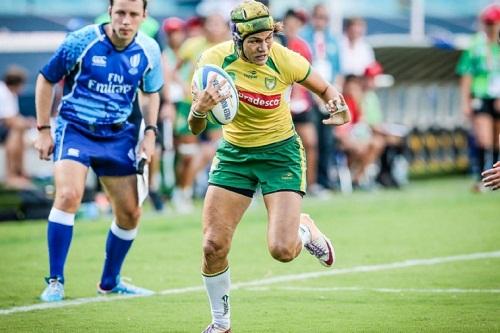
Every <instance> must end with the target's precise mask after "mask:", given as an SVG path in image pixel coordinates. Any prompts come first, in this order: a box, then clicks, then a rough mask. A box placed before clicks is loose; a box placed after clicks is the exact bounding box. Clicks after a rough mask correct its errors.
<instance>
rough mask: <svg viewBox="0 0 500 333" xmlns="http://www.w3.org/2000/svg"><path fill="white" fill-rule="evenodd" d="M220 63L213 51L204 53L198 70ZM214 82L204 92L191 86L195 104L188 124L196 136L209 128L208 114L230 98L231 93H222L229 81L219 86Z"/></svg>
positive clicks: (197, 66) (222, 82) (197, 65)
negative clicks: (207, 65)
mask: <svg viewBox="0 0 500 333" xmlns="http://www.w3.org/2000/svg"><path fill="white" fill-rule="evenodd" d="M220 62H221V61H220V59H219V57H218V55H217V54H216V53H214V52H213V51H212V52H210V51H208V52H204V53H202V55H201V57H200V59H199V60H198V63H197V64H196V70H197V69H198V68H200V67H202V66H204V65H206V64H215V65H220V64H219V63H220ZM196 70H195V72H196ZM213 80H215V79H213ZM213 80H211V81H210V82H209V83H208V84H207V87H206V88H205V89H204V90H202V91H198V89H197V88H196V85H195V84H191V95H192V97H193V103H192V104H191V110H190V112H189V116H188V124H189V128H190V130H191V132H192V133H193V134H194V135H198V134H200V133H201V132H203V130H204V129H205V128H206V127H207V114H208V112H209V111H210V110H212V109H213V107H214V106H215V105H217V103H219V102H220V101H222V100H224V99H226V98H228V97H229V96H230V95H229V93H228V94H221V93H220V91H221V87H223V86H224V85H225V84H227V81H225V80H222V81H221V82H220V84H219V85H214V83H213Z"/></svg>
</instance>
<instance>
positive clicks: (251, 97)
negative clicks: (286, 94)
mask: <svg viewBox="0 0 500 333" xmlns="http://www.w3.org/2000/svg"><path fill="white" fill-rule="evenodd" d="M238 97H239V99H240V102H243V103H245V104H249V105H252V106H256V107H258V108H261V109H268V110H269V109H276V108H278V107H279V106H280V104H281V94H275V95H264V94H259V93H253V92H249V91H245V90H242V89H238Z"/></svg>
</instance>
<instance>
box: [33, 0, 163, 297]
mask: <svg viewBox="0 0 500 333" xmlns="http://www.w3.org/2000/svg"><path fill="white" fill-rule="evenodd" d="M146 6H147V0H110V6H109V14H110V16H111V22H110V23H109V24H103V25H90V26H87V27H84V28H83V29H81V30H78V31H75V32H73V33H71V34H69V35H68V36H67V37H66V39H65V40H64V42H63V43H62V45H61V46H60V47H59V49H58V50H57V51H56V53H55V54H54V55H53V57H52V58H51V59H50V61H49V63H48V64H47V65H46V66H45V67H43V69H42V70H41V71H40V75H38V79H37V83H36V112H37V124H38V130H39V134H38V138H37V141H36V148H37V149H38V151H39V154H40V158H41V159H45V160H48V159H49V156H50V155H51V154H54V157H53V159H54V161H55V169H54V178H55V187H56V196H55V201H54V206H53V207H52V210H51V212H50V215H49V218H48V220H49V222H48V228H47V240H48V249H49V263H50V275H49V277H48V278H46V281H47V284H48V285H47V287H46V289H45V290H44V292H43V293H42V295H41V299H42V300H43V301H48V302H51V301H59V300H62V299H63V298H64V264H65V260H66V256H67V254H68V251H69V246H70V243H71V238H72V233H73V224H74V219H75V213H76V211H77V210H78V207H79V205H80V202H81V199H82V196H83V192H84V184H85V178H86V175H87V171H88V168H89V167H92V169H93V170H94V171H95V173H96V174H97V175H98V176H99V178H100V180H101V183H102V185H103V186H104V188H105V190H106V192H107V194H108V195H109V197H110V201H111V204H112V208H113V212H114V215H115V218H114V220H113V222H112V224H111V228H110V231H109V233H108V238H107V241H106V256H105V261H104V268H103V273H102V277H101V280H100V282H99V284H98V286H97V290H98V292H99V293H103V294H107V293H120V294H149V293H152V292H151V291H149V290H146V289H142V288H138V287H135V286H133V285H131V284H127V283H125V282H123V281H122V280H121V279H120V270H121V266H122V264H123V261H124V259H125V256H126V254H127V252H128V250H129V249H130V246H131V245H132V241H133V240H134V238H135V237H136V234H137V226H138V222H139V217H140V214H141V208H140V204H141V203H140V202H139V194H138V185H137V184H138V178H137V175H136V173H137V171H136V170H137V164H138V163H137V160H138V159H139V158H140V157H141V156H144V155H145V157H146V159H147V160H149V159H150V158H151V155H152V154H153V152H154V147H155V136H156V133H157V129H156V127H155V125H156V120H157V116H158V109H159V103H160V96H159V93H158V91H159V90H160V89H161V88H162V86H163V78H162V70H161V65H160V61H161V60H160V49H159V47H158V44H157V43H156V42H155V41H154V40H153V39H151V38H149V37H147V36H146V35H144V34H142V33H141V32H138V28H139V25H140V24H141V22H142V21H143V20H144V18H145V17H146ZM63 78H64V96H63V98H62V101H61V103H60V105H59V115H58V118H57V128H56V134H55V140H54V139H53V138H52V136H51V131H50V125H49V124H50V118H49V117H50V109H51V98H52V88H53V85H54V84H56V83H57V82H58V81H60V80H61V79H63ZM137 96H138V97H139V102H140V103H139V104H140V105H141V111H142V113H143V118H144V123H145V125H146V127H145V129H144V131H143V132H142V133H140V134H143V139H142V140H139V139H138V138H137V135H136V133H137V130H136V126H135V125H133V124H131V123H128V122H127V117H128V116H129V115H130V113H131V110H132V102H133V101H134V99H135V98H136V97H137ZM138 157H139V158H138Z"/></svg>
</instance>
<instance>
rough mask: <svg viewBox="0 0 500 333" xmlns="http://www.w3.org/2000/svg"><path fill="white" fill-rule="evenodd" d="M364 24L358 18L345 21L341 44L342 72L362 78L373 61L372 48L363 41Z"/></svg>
mask: <svg viewBox="0 0 500 333" xmlns="http://www.w3.org/2000/svg"><path fill="white" fill-rule="evenodd" d="M365 33H366V23H365V21H364V20H363V19H362V18H360V17H354V18H350V19H348V20H347V21H346V27H345V34H344V37H343V39H342V43H341V50H342V57H341V59H342V72H343V73H344V74H345V75H348V74H352V75H357V76H363V74H364V73H365V68H366V67H368V66H369V65H370V64H372V63H373V62H374V61H375V55H374V53H373V48H372V47H371V46H370V44H368V43H367V42H366V40H365V39H364V36H365Z"/></svg>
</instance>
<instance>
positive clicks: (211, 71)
mask: <svg viewBox="0 0 500 333" xmlns="http://www.w3.org/2000/svg"><path fill="white" fill-rule="evenodd" d="M214 79H215V80H214ZM212 80H214V81H213V84H214V85H219V84H221V82H222V80H226V81H227V84H225V85H224V86H223V87H222V88H221V89H220V93H221V94H223V95H227V94H228V93H229V97H228V98H226V99H225V100H222V101H221V102H219V103H218V104H217V105H216V106H214V108H213V109H212V110H210V111H209V113H208V120H210V121H211V122H214V123H218V124H221V125H226V124H229V123H230V122H232V121H233V119H234V117H236V113H237V112H238V104H239V99H238V90H236V86H235V84H234V81H233V79H232V78H231V77H230V76H229V74H227V73H226V71H225V70H223V69H222V68H220V67H219V66H216V65H204V66H201V67H200V68H198V69H197V70H196V72H195V73H194V75H193V84H194V85H195V86H196V89H198V91H202V90H205V88H206V87H207V85H208V84H209V83H210V82H212Z"/></svg>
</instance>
